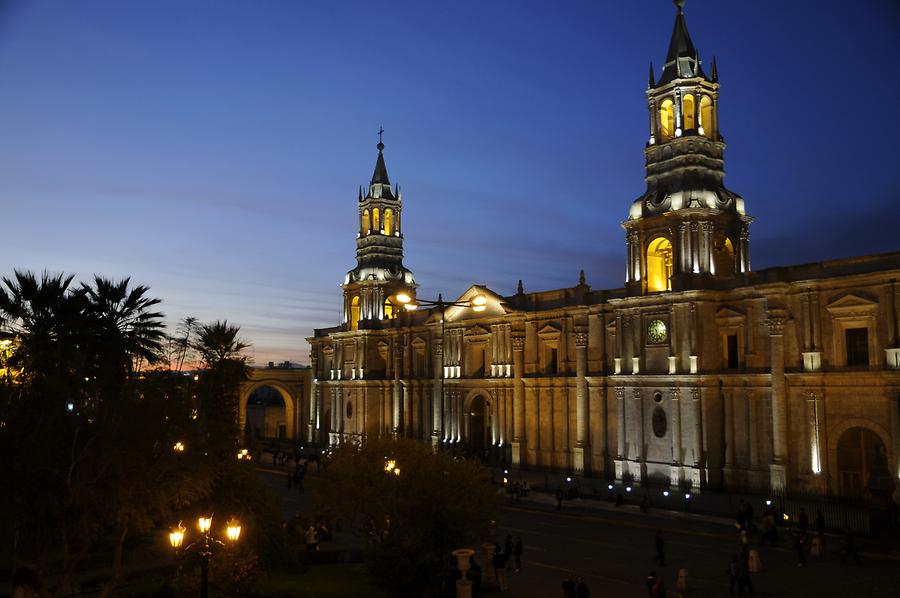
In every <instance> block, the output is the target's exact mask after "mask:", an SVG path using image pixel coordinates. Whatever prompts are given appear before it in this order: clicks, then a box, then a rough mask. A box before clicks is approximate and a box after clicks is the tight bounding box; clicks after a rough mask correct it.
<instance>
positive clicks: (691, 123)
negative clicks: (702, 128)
mask: <svg viewBox="0 0 900 598" xmlns="http://www.w3.org/2000/svg"><path fill="white" fill-rule="evenodd" d="M681 106H682V108H683V109H684V112H683V114H684V127H683V128H684V130H685V131H690V130H692V129H696V128H697V123H696V120H695V118H694V96H692V95H691V94H687V95H685V96H684V98H683V99H682V100H681Z"/></svg>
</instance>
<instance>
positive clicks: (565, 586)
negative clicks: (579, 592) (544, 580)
mask: <svg viewBox="0 0 900 598" xmlns="http://www.w3.org/2000/svg"><path fill="white" fill-rule="evenodd" d="M562 592H563V596H564V597H565V598H576V594H575V582H574V581H572V577H571V576H568V577H566V578H565V579H564V580H563V582H562Z"/></svg>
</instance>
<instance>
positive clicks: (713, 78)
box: [709, 56, 719, 83]
mask: <svg viewBox="0 0 900 598" xmlns="http://www.w3.org/2000/svg"><path fill="white" fill-rule="evenodd" d="M709 80H710V81H712V82H713V83H718V82H719V67H718V66H716V57H715V56H713V63H712V74H710V76H709Z"/></svg>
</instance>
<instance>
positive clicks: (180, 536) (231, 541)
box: [169, 515, 241, 598]
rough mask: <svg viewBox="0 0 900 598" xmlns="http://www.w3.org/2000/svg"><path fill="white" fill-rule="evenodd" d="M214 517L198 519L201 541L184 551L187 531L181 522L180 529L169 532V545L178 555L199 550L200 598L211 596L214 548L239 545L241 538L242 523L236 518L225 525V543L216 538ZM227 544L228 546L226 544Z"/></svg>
mask: <svg viewBox="0 0 900 598" xmlns="http://www.w3.org/2000/svg"><path fill="white" fill-rule="evenodd" d="M212 520H213V516H212V515H201V516H200V517H198V518H197V529H198V530H199V531H200V534H201V537H200V539H198V540H196V541H194V542H191V543H190V544H188V545H187V546H186V547H185V548H184V549H182V548H181V546H182V544H184V538H185V534H186V533H187V529H186V528H185V527H184V525H183V524H182V522H181V521H179V522H178V527H175V528H172V531H170V532H169V544H170V545H171V546H172V548H173V549H174V550H175V554H176V555H180V554H185V553H187V552H189V551H191V550H197V551H198V552H199V555H200V598H208V596H209V562H210V560H212V557H213V548H214V547H216V546H220V547H225V546H233V545H235V544H237V542H238V540H239V539H240V537H241V523H240V521H238V520H237V519H235V518H234V517H232V518H231V519H229V520H228V523H227V524H226V525H225V540H226V541H225V542H223V541H221V540H219V539H218V538H215V537H214V536H212V534H210V529H212ZM226 542H227V544H226Z"/></svg>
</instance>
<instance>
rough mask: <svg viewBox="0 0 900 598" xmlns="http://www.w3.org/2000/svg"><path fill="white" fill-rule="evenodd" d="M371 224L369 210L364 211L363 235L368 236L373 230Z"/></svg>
mask: <svg viewBox="0 0 900 598" xmlns="http://www.w3.org/2000/svg"><path fill="white" fill-rule="evenodd" d="M371 228H372V227H371V223H370V222H369V210H363V217H362V234H363V235H368V234H369V230H371Z"/></svg>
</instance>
